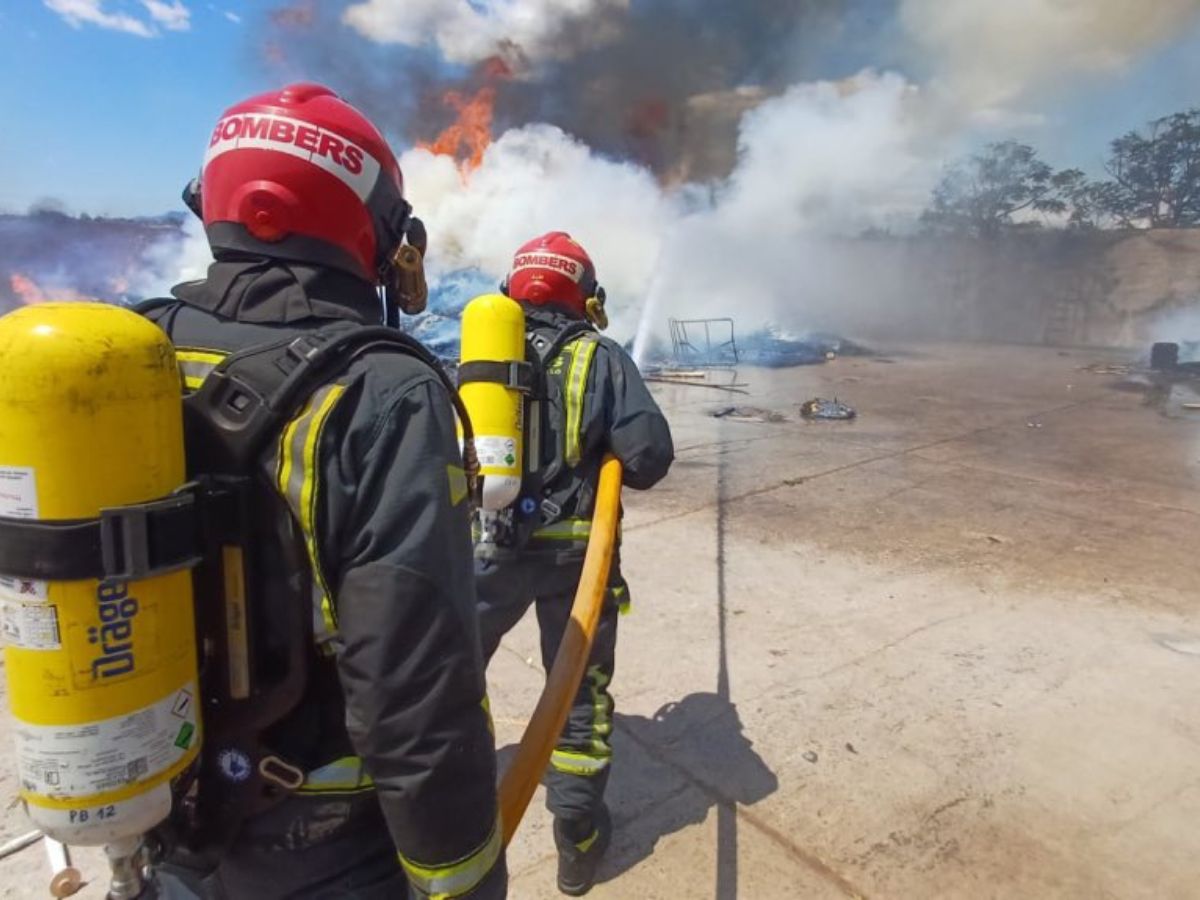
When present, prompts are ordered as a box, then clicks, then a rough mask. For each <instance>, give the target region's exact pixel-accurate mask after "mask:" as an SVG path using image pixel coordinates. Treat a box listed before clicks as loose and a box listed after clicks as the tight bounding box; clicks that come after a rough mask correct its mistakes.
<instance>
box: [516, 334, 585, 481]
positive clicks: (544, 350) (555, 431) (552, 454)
mask: <svg viewBox="0 0 1200 900" xmlns="http://www.w3.org/2000/svg"><path fill="white" fill-rule="evenodd" d="M577 339H578V340H585V341H595V340H596V339H597V337H596V332H595V329H593V328H592V326H591V325H589V324H588V323H587V322H573V323H572V324H570V325H568V326H567V327H565V328H563V329H562V330H561V331H559V332H558V334H556V335H555V336H554V339H553V340H551V341H548V342H546V341H543V342H542V343H541V345H540V346H539V342H538V341H536V340H531V341H530V343H531V345H532V346H533V348H534V351H535V352H536V353H537V355H538V357H539V363H540V365H539V373H538V374H539V379H540V381H541V383H542V384H541V397H542V399H543V400H544V401H545V402H546V407H547V408H546V410H545V414H544V415H543V421H544V422H546V423H549V422H550V419H551V415H552V413H553V410H552V409H550V408H549V407H551V406H552V405H553V404H552V403H551V401H553V400H554V399H555V397H556V396H557V395H559V394H561V395H562V396H563V397H564V403H565V397H566V385H557V383H556V385H555V387H554V388H553V389H552V386H551V380H550V378H549V377H548V375H547V373H546V370H547V369H548V368H549V366H550V364H551V363H552V362H553V361H554V359H555V358H556V357H557V356H558V355H559V354H560V353H562V352H563V350H564V349H566V347H567V346H568V345H569V344H571V343H572V342H573V341H575V340H577ZM563 374H564V378H568V377H570V374H571V373H569V372H565V373H563ZM567 418H569V417H567V416H564V418H563V421H561V422H558V421H555V423H554V425H555V427H553V428H544V429H543V431H542V433H543V435H545V438H543V440H553V439H556V438H557V437H558V435H559V434H561V433H563V432H565V430H566V429H567V428H568V427H569V426H570V423H569V422H568V421H567ZM565 452H566V447H565V446H563V447H543V448H542V449H541V456H542V459H544V460H549V463H548V464H547V465H546V467H545V469H544V470H543V471H542V484H543V485H549V484H551V483H552V482H553V481H554V480H555V479H556V478H557V477H558V476H559V474H560V473H561V472H562V470H563V467H564V465H565V463H566V460H565V458H564V456H565Z"/></svg>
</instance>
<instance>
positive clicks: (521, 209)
mask: <svg viewBox="0 0 1200 900" xmlns="http://www.w3.org/2000/svg"><path fill="white" fill-rule="evenodd" d="M921 99H922V98H921V96H920V92H919V91H918V89H917V88H915V87H914V86H913V85H911V84H909V83H908V82H907V81H905V80H904V79H903V78H901V77H900V76H898V75H895V74H883V75H880V74H876V73H871V72H864V73H862V74H860V75H859V76H856V77H855V78H853V79H849V80H847V81H845V82H841V83H831V82H820V83H813V84H805V85H798V86H796V87H794V88H792V89H791V90H789V91H788V92H787V93H785V94H784V95H783V96H781V97H778V98H775V99H773V100H770V101H768V102H767V103H765V104H763V105H762V106H761V107H759V108H758V109H756V110H754V111H752V112H751V113H749V114H748V115H747V116H746V117H745V119H744V120H743V122H742V128H741V138H740V142H739V150H740V160H741V161H740V164H739V165H738V167H737V169H736V170H735V172H734V174H733V176H732V177H731V178H730V179H729V181H728V182H727V183H725V184H724V185H721V186H720V187H718V188H717V189H715V190H713V191H710V190H707V189H703V188H700V187H698V186H685V187H684V188H683V189H677V190H668V189H664V188H663V187H661V186H660V185H659V183H658V182H657V181H656V180H655V179H654V178H653V177H652V175H651V174H650V173H649V171H647V170H646V169H643V168H641V167H638V166H636V165H633V164H631V163H619V162H614V161H612V160H609V159H606V158H603V157H600V156H598V155H596V154H594V153H592V152H591V151H590V150H589V149H588V148H587V147H585V146H584V145H582V144H580V143H579V142H577V141H574V140H572V139H571V138H569V137H567V136H566V135H565V134H563V133H562V132H561V131H559V130H558V129H556V128H551V127H549V126H527V127H525V128H522V129H518V130H513V131H509V132H507V133H506V134H504V135H503V136H502V137H501V138H500V139H499V140H498V141H496V143H494V144H493V145H492V146H491V147H489V148H488V151H487V153H486V154H485V156H484V160H483V164H482V166H481V167H480V168H479V169H478V170H477V171H475V172H473V173H471V174H470V176H469V178H464V177H463V176H462V174H461V173H460V171H459V169H458V167H457V166H456V165H455V163H454V162H453V161H452V160H450V159H448V158H446V157H437V156H433V155H431V154H429V153H428V152H426V151H424V150H413V151H410V152H409V153H407V154H405V155H404V157H403V159H402V160H401V167H402V168H403V169H404V172H405V176H406V180H407V183H408V185H409V194H410V196H411V198H412V200H413V202H414V204H415V205H416V206H417V209H418V211H419V212H420V214H421V215H422V216H425V217H427V221H428V222H429V224H430V237H431V266H432V267H433V268H434V274H435V276H436V274H437V273H439V272H443V271H448V270H454V269H458V268H463V267H469V266H470V267H478V268H480V269H482V270H483V271H485V272H491V273H495V274H496V276H497V277H499V276H500V275H502V274H503V273H504V272H505V271H506V269H507V267H508V265H509V263H510V262H511V259H512V254H513V251H514V250H515V249H516V247H517V246H518V245H519V244H520V243H522V242H523V241H525V240H526V239H528V238H530V237H532V236H534V235H536V234H539V233H541V232H544V231H548V230H551V229H562V230H566V231H570V232H571V233H572V235H574V236H575V237H576V238H577V239H578V240H579V241H580V242H581V243H582V244H583V245H584V246H585V247H587V248H588V250H589V252H590V253H591V254H592V256H593V258H594V259H595V260H596V264H597V268H598V271H599V275H600V279H601V281H602V282H603V283H604V284H605V286H606V288H607V289H608V292H609V296H610V298H611V300H612V302H611V304H610V305H611V307H612V309H613V312H614V315H613V333H614V335H615V336H616V337H618V338H627V337H630V336H631V335H632V334H633V331H634V329H635V328H636V325H637V318H638V317H639V316H641V315H642V313H641V310H642V309H643V306H644V305H645V306H647V307H649V308H652V309H653V311H654V313H653V317H654V319H655V320H656V322H657V320H658V319H660V318H661V317H662V315H666V314H673V313H682V312H684V311H687V312H690V313H692V314H699V313H703V312H709V313H712V314H720V313H721V312H722V311H726V312H728V311H729V310H730V309H731V308H737V309H740V310H747V309H751V308H753V309H754V311H755V312H756V313H757V314H758V315H759V316H760V317H766V318H784V319H786V318H787V317H788V316H789V314H793V313H795V312H796V310H795V309H794V307H795V305H796V304H797V302H798V298H797V297H796V295H795V294H794V293H791V292H790V291H789V290H787V289H786V287H785V286H788V285H793V286H794V285H796V284H798V283H800V282H801V281H808V282H810V283H811V281H812V279H813V277H814V274H816V273H813V272H811V271H809V272H803V273H802V272H799V271H797V254H798V253H799V252H800V250H801V247H802V243H803V242H804V241H806V240H811V239H812V238H814V237H818V236H823V235H831V234H832V235H856V234H858V233H860V232H862V231H863V230H866V229H869V228H884V227H888V226H889V225H892V224H894V223H896V222H897V221H904V220H911V218H912V216H913V215H914V213H915V212H916V211H918V210H919V209H920V208H921V206H922V205H923V203H924V202H925V200H926V198H927V196H928V192H929V189H930V187H931V185H932V183H933V180H934V178H935V177H936V174H937V167H936V165H935V164H934V163H933V162H932V161H931V159H930V158H929V156H928V155H927V153H926V150H927V148H926V146H925V143H926V141H925V138H924V136H923V134H922V129H921V127H920V126H921V118H920V112H921V105H920V104H921ZM885 161H886V162H885ZM813 262H815V260H814V261H813ZM658 324H661V323H658Z"/></svg>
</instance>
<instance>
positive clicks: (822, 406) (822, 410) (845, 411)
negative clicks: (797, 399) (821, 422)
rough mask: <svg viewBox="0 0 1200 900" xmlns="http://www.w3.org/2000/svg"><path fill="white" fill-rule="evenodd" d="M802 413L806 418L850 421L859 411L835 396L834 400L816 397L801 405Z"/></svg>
mask: <svg viewBox="0 0 1200 900" xmlns="http://www.w3.org/2000/svg"><path fill="white" fill-rule="evenodd" d="M800 415H802V416H804V418H806V419H826V420H830V421H848V420H850V419H853V418H856V417H857V416H858V412H857V411H855V409H854V408H853V407H851V406H847V405H846V404H845V403H842V402H841V401H840V400H838V398H837V397H834V398H833V399H832V400H825V399H822V398H821V397H814V398H813V399H812V400H809V401H807V402H805V403H804V404H802V405H801V406H800Z"/></svg>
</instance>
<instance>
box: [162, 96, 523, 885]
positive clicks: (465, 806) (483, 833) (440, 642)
mask: <svg viewBox="0 0 1200 900" xmlns="http://www.w3.org/2000/svg"><path fill="white" fill-rule="evenodd" d="M185 199H187V201H188V205H189V206H191V207H192V209H193V211H195V212H197V214H198V215H200V216H201V217H202V218H203V220H204V226H205V229H206V233H207V236H208V241H209V244H210V245H211V248H212V253H213V256H214V258H215V262H214V263H213V264H212V266H211V267H210V268H209V270H208V275H207V277H206V278H205V279H204V280H201V281H197V282H190V283H185V284H181V285H178V286H177V287H176V288H174V290H173V291H172V294H173V299H165V300H163V301H154V302H152V303H150V304H148V305H147V307H146V308H145V310H144V312H145V314H146V315H148V316H149V317H150V318H152V319H153V320H154V321H156V322H157V323H158V324H159V325H160V326H161V327H162V328H163V329H164V330H165V331H166V332H167V334H168V335H169V336H170V337H171V339H172V341H173V342H174V344H175V346H176V349H177V357H178V359H179V361H180V368H181V371H182V375H183V381H184V386H185V391H194V390H196V389H198V388H200V387H201V386H202V385H203V384H204V382H205V379H206V378H207V377H208V376H209V375H210V374H211V373H212V371H213V370H214V367H216V366H217V365H218V364H219V363H220V362H221V360H222V359H223V358H225V357H226V355H227V354H230V353H232V352H234V351H238V350H242V349H244V348H247V347H253V346H257V345H262V344H265V343H266V342H273V341H279V340H280V339H281V338H290V337H291V336H296V337H300V336H303V335H305V334H311V333H313V332H314V331H315V330H317V329H320V328H326V327H329V326H330V325H331V324H333V323H344V324H346V325H347V326H353V325H362V326H369V325H374V326H378V325H380V324H382V323H383V322H384V321H385V320H388V321H391V322H394V321H395V320H396V319H397V317H398V309H397V306H398V305H399V304H404V305H406V306H407V309H405V310H404V311H406V312H410V311H415V310H416V308H417V307H419V306H421V305H422V304H423V300H424V296H423V291H422V290H420V289H417V288H411V284H412V282H411V281H410V282H407V284H408V285H410V288H409V289H406V287H405V284H406V283H405V282H403V281H402V280H401V278H400V276H401V275H402V274H403V273H401V272H400V271H399V270H398V266H397V262H396V260H397V259H398V256H397V251H398V250H399V249H401V248H402V247H406V246H411V247H412V248H415V249H416V250H418V251H421V252H423V251H424V245H425V237H424V229H423V226H421V224H420V221H419V220H418V219H415V218H413V217H412V215H411V212H412V210H411V207H410V206H409V205H408V204H407V203H406V201H405V200H404V196H403V181H402V176H401V173H400V169H399V166H398V164H397V161H396V158H395V156H394V155H393V153H392V152H391V150H390V149H389V148H388V146H387V144H386V142H385V141H384V139H383V138H382V137H381V135H380V134H379V132H378V131H377V130H376V128H375V127H374V126H373V125H372V124H371V123H370V122H369V121H368V120H367V119H366V118H365V117H363V116H362V115H361V114H360V113H359V112H358V111H356V110H355V109H354V108H353V107H351V106H350V105H348V104H347V103H345V102H344V101H343V100H341V99H340V98H338V97H337V96H336V95H335V94H334V93H333V92H332V91H330V90H329V89H327V88H324V87H321V86H319V85H313V84H296V85H292V86H289V87H286V88H284V89H283V90H281V91H278V92H274V93H268V94H263V95H261V96H257V97H254V98H252V99H250V100H247V101H245V102H244V103H241V104H239V105H237V106H234V107H233V108H231V109H230V110H228V111H227V112H226V113H225V115H224V116H223V117H222V118H221V120H220V122H219V123H218V124H217V127H216V130H215V131H214V132H213V133H212V138H211V141H210V145H209V148H208V151H207V154H206V156H205V161H204V168H203V169H202V172H201V175H200V177H199V179H197V181H194V182H193V183H192V185H190V186H189V190H188V191H185ZM406 240H407V242H408V243H407V244H406V243H405V241H406ZM421 288H423V279H422V280H421ZM381 289H382V291H381ZM293 362H294V360H293ZM455 425H456V423H455V418H454V413H453V410H452V405H451V401H450V395H449V393H448V391H447V389H446V387H445V385H444V382H443V380H442V378H441V377H439V376H438V375H437V374H436V373H435V371H434V369H433V368H432V367H431V366H430V365H428V364H426V363H424V362H422V361H420V360H419V359H417V358H414V357H412V356H409V355H405V354H401V353H387V352H383V351H378V352H367V353H365V355H363V356H361V357H359V358H357V359H356V360H355V361H354V362H353V363H352V364H350V365H349V367H348V368H347V369H346V370H345V371H342V372H340V373H339V374H338V376H337V377H336V378H334V379H332V380H331V381H329V383H326V384H323V385H320V386H319V387H318V389H317V390H315V391H314V392H313V393H312V394H311V399H310V400H309V401H308V402H307V403H306V404H305V405H304V406H303V408H302V410H301V411H300V413H299V414H298V415H296V416H295V418H293V419H292V420H291V421H289V422H287V423H286V425H285V426H284V427H283V428H282V430H281V432H280V434H279V437H278V439H277V440H275V441H273V442H272V444H271V448H270V452H269V453H267V454H265V458H263V459H261V460H260V461H259V463H258V472H259V474H260V476H261V477H262V478H263V479H264V480H265V482H267V483H268V487H269V493H270V494H271V496H273V497H274V498H275V499H276V500H277V501H281V502H280V503H279V506H278V509H279V514H278V515H277V516H275V517H274V518H273V519H271V522H269V523H268V524H267V525H266V526H264V527H263V528H262V529H260V530H259V531H257V532H256V533H255V535H254V538H255V540H256V541H257V542H259V544H258V546H257V548H256V549H257V550H259V551H260V556H262V557H263V558H265V559H267V560H275V561H279V560H287V559H288V558H289V556H288V554H289V552H297V553H298V554H299V558H300V559H301V560H302V563H301V564H300V566H299V567H298V568H299V569H301V570H302V571H295V570H293V568H291V567H289V566H287V565H282V564H276V565H271V566H267V567H266V569H265V571H266V575H265V576H264V577H263V578H262V579H261V580H260V582H259V583H256V584H252V585H250V586H249V590H248V594H249V596H250V597H251V599H252V602H264V601H265V600H266V599H268V598H272V597H284V598H291V599H292V600H293V601H294V602H296V603H300V604H304V605H305V607H307V606H308V605H309V604H311V614H312V622H313V625H312V629H311V632H312V634H311V637H310V638H309V639H308V644H309V646H308V648H307V649H306V653H307V656H308V659H307V670H306V671H307V675H306V679H307V681H306V684H305V687H304V693H303V699H302V701H301V702H300V703H298V704H296V706H295V707H294V708H293V709H292V710H291V711H290V712H288V713H287V714H286V715H285V716H284V717H283V718H282V719H281V721H279V722H277V723H276V724H274V725H272V726H271V728H270V731H269V733H268V735H267V736H266V738H265V739H266V740H269V741H270V743H271V748H272V750H274V751H276V752H277V754H278V756H279V757H280V758H281V759H283V760H286V761H287V763H288V764H289V765H291V766H294V767H296V768H298V769H299V770H300V771H302V772H303V783H302V784H301V785H299V787H298V789H296V790H294V791H293V792H291V793H290V794H289V795H288V796H287V797H286V798H285V799H283V800H282V801H280V802H279V803H278V805H276V806H274V807H273V808H271V809H269V810H267V811H265V812H262V813H259V814H256V815H254V816H253V817H250V818H248V819H247V820H245V821H244V822H243V823H242V824H241V825H240V826H239V828H238V830H237V833H236V834H235V835H231V839H230V840H229V841H228V842H227V846H226V848H225V849H224V850H223V852H222V853H221V854H220V857H219V858H218V859H216V860H214V861H213V862H212V864H211V865H208V866H201V865H200V863H198V862H197V861H196V860H195V859H193V858H192V857H191V856H189V855H188V854H186V853H184V852H183V851H182V850H179V849H176V850H175V851H173V852H172V851H171V850H170V848H169V847H168V855H167V859H166V862H165V864H164V865H163V866H162V867H161V869H160V881H161V883H162V885H163V892H164V893H165V894H166V895H167V896H176V895H180V896H195V895H200V896H206V897H232V898H244V897H261V898H271V897H284V896H287V897H346V898H377V897H378V898H384V897H387V898H395V897H403V896H405V894H406V884H407V885H408V887H409V888H411V891H412V895H414V896H416V897H438V898H443V897H446V898H451V897H471V898H479V900H491V898H502V897H504V896H506V882H507V874H506V869H505V859H504V851H503V848H502V844H501V832H500V829H499V827H498V817H497V805H496V789H495V781H496V763H495V751H494V742H493V738H492V735H491V722H490V717H489V714H488V712H487V708H486V695H485V687H484V665H483V662H482V658H481V655H480V649H479V638H478V626H477V620H476V612H475V608H474V589H473V583H472V572H471V559H472V551H471V539H470V524H469V513H468V503H467V501H466V493H467V488H466V482H465V478H464V472H463V462H462V457H461V455H460V451H459V448H458V443H457V438H456V434H455ZM191 453H192V448H191V446H190V445H189V457H190V455H191ZM189 465H190V467H191V468H192V469H199V470H203V469H204V467H205V461H204V460H195V459H191V458H189ZM295 548H298V549H295ZM297 586H300V587H299V588H298V587H297ZM298 591H301V592H302V593H303V595H302V596H299V597H297V592H298ZM206 715H207V713H206ZM207 724H208V723H206V725H207ZM211 730H212V729H211V728H210V729H209V731H210V732H211ZM219 765H220V768H221V771H222V772H223V773H224V774H225V775H227V776H228V777H229V778H230V779H233V780H236V779H238V778H240V777H242V776H243V774H244V770H245V768H246V767H245V765H244V763H239V761H238V760H237V759H236V758H231V759H228V760H221V761H219ZM210 789H213V790H216V789H219V788H217V787H214V786H213V785H212V783H211V782H210V783H209V784H207V785H206V784H204V783H203V782H202V783H201V785H200V790H201V791H203V790H210Z"/></svg>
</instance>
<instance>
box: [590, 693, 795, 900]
mask: <svg viewBox="0 0 1200 900" xmlns="http://www.w3.org/2000/svg"><path fill="white" fill-rule="evenodd" d="M615 724H616V740H615V741H614V760H613V769H612V776H611V780H610V782H609V786H608V794H607V797H608V804H609V806H610V808H611V809H612V812H613V818H614V821H615V824H616V834H615V835H614V840H613V846H612V849H611V850H610V851H609V853H608V856H607V858H606V859H605V861H604V863H603V864H602V865H601V871H600V880H602V881H608V880H611V879H613V878H616V877H618V876H619V875H621V874H622V873H624V872H626V871H628V870H629V869H631V868H633V867H634V866H636V865H638V864H639V863H640V862H642V861H643V860H645V859H647V858H648V857H649V856H650V855H651V854H652V853H653V852H654V848H655V845H656V844H657V843H658V841H659V839H661V838H662V837H664V836H666V835H668V834H673V833H674V832H676V831H679V830H681V829H683V828H687V827H688V826H691V825H696V824H699V823H701V822H703V821H705V820H706V819H707V818H708V816H709V813H710V811H711V810H712V809H713V808H714V807H716V808H717V811H718V822H717V825H718V828H717V832H718V833H717V860H716V876H717V889H716V896H717V898H718V900H728V898H732V897H734V896H736V883H737V881H736V871H737V829H736V805H737V804H741V805H744V806H749V805H752V804H754V803H757V802H758V801H760V800H762V799H764V798H765V797H767V796H769V795H770V794H772V793H774V792H775V790H776V788H778V786H779V781H778V779H776V777H775V775H774V773H773V772H772V771H771V770H770V769H769V768H767V765H766V763H764V762H763V760H762V759H761V757H759V755H758V754H757V753H755V752H754V744H753V742H751V740H750V739H749V738H748V737H746V735H745V734H744V733H743V730H742V723H741V719H740V718H739V717H738V713H737V707H736V706H735V705H734V704H732V703H730V702H729V701H728V700H726V699H724V698H723V697H721V696H720V695H719V694H715V693H695V694H689V695H688V696H687V697H684V698H683V699H682V700H679V701H678V702H674V703H668V704H667V705H666V706H664V707H662V709H660V710H659V711H658V712H656V713H655V714H654V715H653V716H652V717H644V716H628V715H620V714H618V715H617V716H616V717H615ZM622 744H624V745H626V746H628V745H629V744H633V745H635V746H636V747H637V749H638V750H640V751H641V753H637V754H636V756H638V757H642V758H645V757H649V760H648V761H652V763H653V764H654V769H655V770H661V769H663V768H665V769H667V770H669V772H661V771H655V772H654V773H653V775H654V776H655V778H656V780H657V779H658V778H664V779H667V780H669V783H670V784H671V786H672V788H673V789H672V790H670V791H669V792H668V793H667V794H666V796H662V792H661V787H662V786H661V785H658V786H657V787H658V788H659V789H658V790H654V789H653V787H652V786H651V785H649V784H648V783H647V781H648V779H647V773H646V772H644V771H643V772H639V771H636V770H635V768H634V766H636V764H637V761H636V759H630V758H629V757H631V756H634V755H635V754H633V753H625V754H623V753H622V752H621V750H622V746H621V745H622ZM622 757H624V759H623V758H622ZM650 798H653V800H652V802H651V803H650V805H649V806H647V800H648V799H650Z"/></svg>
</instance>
